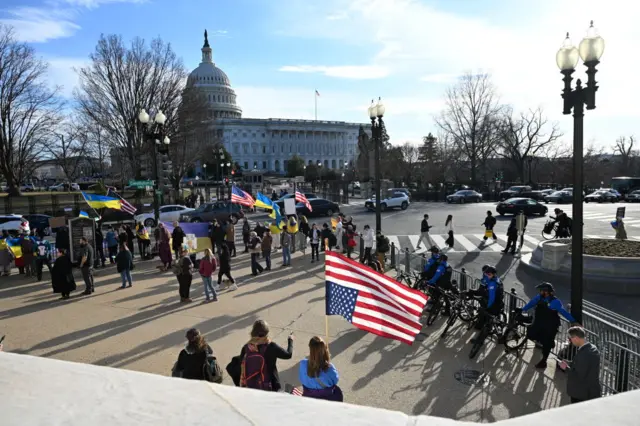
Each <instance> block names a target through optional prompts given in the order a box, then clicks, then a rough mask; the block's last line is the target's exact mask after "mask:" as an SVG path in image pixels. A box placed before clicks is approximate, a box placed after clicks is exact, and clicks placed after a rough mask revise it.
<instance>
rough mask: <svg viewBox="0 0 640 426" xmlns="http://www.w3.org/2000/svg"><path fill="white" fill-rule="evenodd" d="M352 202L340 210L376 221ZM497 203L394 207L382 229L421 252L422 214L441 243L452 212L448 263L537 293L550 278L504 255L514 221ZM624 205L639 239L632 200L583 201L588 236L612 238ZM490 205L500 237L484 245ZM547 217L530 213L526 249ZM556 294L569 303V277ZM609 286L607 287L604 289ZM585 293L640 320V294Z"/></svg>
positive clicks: (638, 207) (639, 209)
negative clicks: (488, 269) (486, 271)
mask: <svg viewBox="0 0 640 426" xmlns="http://www.w3.org/2000/svg"><path fill="white" fill-rule="evenodd" d="M351 204H352V205H349V206H344V208H343V209H342V211H343V213H344V214H346V215H351V216H353V218H354V222H355V223H356V224H359V225H360V226H359V227H358V229H361V228H362V226H364V224H369V225H370V226H371V227H374V226H375V213H374V212H369V211H367V210H365V208H364V206H363V205H358V204H363V202H360V200H352V202H351ZM495 207H496V203H478V204H462V205H461V204H446V203H434V202H416V203H412V204H411V206H410V207H409V208H408V209H407V210H405V211H401V210H393V211H388V212H384V213H382V231H383V233H384V234H385V235H387V236H388V237H389V239H390V241H391V242H393V243H394V244H396V246H398V247H400V248H403V249H404V248H405V247H408V248H409V250H410V251H411V252H412V253H415V254H421V253H424V252H425V249H426V247H425V245H424V244H422V249H421V250H417V251H415V252H414V250H415V248H416V245H417V242H418V238H419V235H420V222H421V220H422V216H423V215H424V214H425V213H427V214H429V224H430V225H433V226H434V228H432V230H431V236H432V237H433V239H434V240H435V242H436V243H437V244H438V245H439V246H441V247H442V246H444V240H445V239H446V237H447V235H446V228H445V226H444V223H445V220H446V218H447V215H449V214H451V215H453V218H454V219H453V220H454V229H455V238H456V243H455V246H454V250H452V251H448V252H447V254H448V256H449V262H450V263H451V264H452V265H453V267H454V268H455V269H460V268H463V267H464V268H466V269H467V271H468V272H470V273H471V274H472V275H474V276H476V277H480V275H481V269H482V265H484V264H492V265H496V267H497V269H498V272H499V274H500V275H501V276H502V278H503V281H504V282H505V287H506V288H514V289H516V291H517V292H518V294H520V295H521V296H522V297H524V298H525V299H526V298H530V297H532V296H534V295H535V294H536V292H535V286H536V285H537V284H539V283H540V282H541V281H543V280H545V278H546V277H544V276H542V275H540V274H538V273H534V272H532V271H531V270H529V269H528V268H526V267H524V266H520V257H519V255H515V256H513V255H509V254H507V255H505V254H502V253H501V252H500V251H501V250H502V249H503V248H504V246H505V244H506V230H507V227H508V225H509V221H510V220H511V217H512V216H510V215H506V216H503V217H501V216H499V215H498V214H497V213H496V211H495ZM547 207H548V208H549V211H550V212H551V214H552V215H553V209H554V208H556V207H559V208H561V209H562V210H564V211H565V212H566V213H567V214H568V215H569V216H570V217H571V216H572V206H571V205H567V204H562V205H557V204H548V205H547ZM618 207H626V215H625V216H626V218H625V223H626V228H627V233H628V235H629V237H630V238H632V239H638V240H640V204H629V203H615V204H611V203H603V204H585V205H584V235H585V236H586V237H595V236H599V237H608V238H611V237H613V235H614V231H613V229H612V228H611V225H610V222H611V221H612V220H613V219H614V216H615V212H616V209H617V208H618ZM488 210H490V211H491V212H492V213H493V214H494V215H495V216H496V218H497V220H498V223H497V225H496V228H495V232H496V235H497V237H498V241H497V242H495V243H494V242H490V243H488V244H484V245H483V244H482V236H483V232H484V227H483V226H481V223H482V222H483V221H484V218H485V216H486V214H487V211H488ZM547 220H549V217H548V215H547V216H546V217H530V218H529V224H528V227H527V233H526V234H525V241H524V246H523V248H522V253H529V252H531V251H532V250H533V249H534V248H535V247H536V245H537V244H538V243H539V242H540V241H542V240H543V237H542V228H543V226H544V224H545V222H546V221H547ZM318 222H320V221H318ZM554 285H555V286H556V288H557V294H558V296H559V297H560V298H561V299H562V300H563V301H564V302H565V303H568V301H569V299H570V297H569V296H570V292H569V282H568V281H567V282H554ZM603 290H605V291H606V289H603ZM585 298H586V299H587V300H589V301H591V302H594V303H597V304H599V305H601V306H603V307H605V308H607V309H610V310H613V311H616V312H618V313H620V314H622V315H625V316H627V317H629V318H632V319H634V320H636V321H640V298H634V297H628V296H612V295H607V294H604V293H586V294H585Z"/></svg>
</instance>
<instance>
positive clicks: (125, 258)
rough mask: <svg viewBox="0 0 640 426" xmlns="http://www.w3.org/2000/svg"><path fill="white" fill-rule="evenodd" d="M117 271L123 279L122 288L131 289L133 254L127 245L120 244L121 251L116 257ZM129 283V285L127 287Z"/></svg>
mask: <svg viewBox="0 0 640 426" xmlns="http://www.w3.org/2000/svg"><path fill="white" fill-rule="evenodd" d="M116 269H117V270H118V273H119V274H120V277H121V278H122V287H120V288H121V289H122V288H127V287H131V285H132V282H131V270H132V269H133V254H132V253H131V252H130V251H129V248H128V247H127V245H126V244H120V251H119V252H118V254H117V255H116ZM127 282H128V283H129V285H128V286H127Z"/></svg>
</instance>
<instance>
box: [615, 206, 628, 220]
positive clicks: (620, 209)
mask: <svg viewBox="0 0 640 426" xmlns="http://www.w3.org/2000/svg"><path fill="white" fill-rule="evenodd" d="M626 210H627V208H626V207H618V208H617V209H616V218H618V217H620V218H624V213H625V211H626Z"/></svg>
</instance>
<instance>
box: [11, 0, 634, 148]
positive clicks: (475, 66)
mask: <svg viewBox="0 0 640 426" xmlns="http://www.w3.org/2000/svg"><path fill="white" fill-rule="evenodd" d="M638 18H640V6H639V5H636V2H632V1H630V0H626V1H623V0H608V1H596V0H580V1H575V0H536V1H531V0H527V1H523V0H510V1H509V0H433V1H432V0H368V1H365V0H233V1H230V0H208V1H204V0H173V1H170V0H2V3H1V4H0V22H4V23H6V24H10V25H12V26H13V27H14V28H15V30H16V34H17V36H18V38H19V39H20V40H22V41H26V42H28V43H30V44H32V46H33V47H34V48H35V49H36V51H37V53H38V55H40V56H41V57H42V58H44V59H45V60H47V61H48V62H49V63H50V72H49V80H50V83H51V84H52V85H54V84H55V85H60V86H62V87H63V94H64V95H65V96H68V97H71V96H72V93H73V89H74V87H75V85H76V84H77V78H76V76H75V72H74V71H73V70H74V68H78V67H81V66H83V65H85V64H86V63H87V61H88V56H89V54H90V53H91V52H92V51H93V50H94V48H95V45H96V42H97V40H98V38H99V37H100V34H121V35H122V36H123V38H124V39H125V40H131V39H133V38H134V37H142V38H145V39H147V40H150V39H151V38H154V37H161V38H162V39H163V40H165V41H167V42H170V43H171V44H172V46H173V48H174V50H175V51H176V52H177V53H178V55H179V56H181V57H182V59H183V61H184V64H185V66H186V67H187V68H188V69H193V68H195V67H197V66H198V63H199V62H200V59H201V53H200V48H201V47H202V44H203V32H204V30H205V29H207V30H208V32H209V41H210V44H211V47H212V49H213V60H214V62H215V63H216V66H218V67H219V68H221V69H222V70H224V71H225V73H226V74H227V75H228V76H229V78H230V80H231V84H232V86H233V88H234V89H235V91H236V94H237V102H238V104H239V105H240V107H241V108H242V109H243V117H247V118H304V119H313V118H314V97H315V90H317V91H318V92H319V93H320V97H318V98H317V108H318V119H319V120H336V121H348V122H361V123H366V122H368V115H367V108H368V106H369V104H370V102H371V99H373V98H376V99H377V98H378V97H381V98H382V100H383V102H384V104H385V106H386V113H385V121H386V126H387V130H388V133H389V135H390V137H391V141H392V143H394V144H402V143H404V142H406V141H409V142H414V143H419V142H420V141H421V139H422V137H423V136H425V135H427V134H428V133H429V132H432V133H434V134H436V133H437V132H438V128H437V126H436V124H435V122H434V117H435V116H437V115H438V114H439V112H440V111H441V110H442V108H443V105H444V104H443V101H444V93H445V91H446V89H447V88H448V87H450V86H451V85H453V84H455V82H456V80H457V78H458V77H459V76H460V75H462V74H464V73H466V72H472V73H480V72H482V73H490V74H491V75H492V79H493V83H494V84H495V86H496V87H497V92H498V94H499V97H500V101H501V102H502V103H504V104H508V105H511V106H512V107H513V108H514V110H515V111H526V110H527V109H529V108H537V107H541V108H543V109H544V111H545V115H546V116H547V118H548V119H549V122H551V123H553V122H557V123H558V125H559V127H560V129H561V130H562V132H563V133H564V136H563V141H564V142H565V143H566V144H569V145H570V143H571V140H572V126H573V124H572V123H573V120H572V118H571V116H564V115H562V99H561V97H560V93H561V91H562V87H563V83H562V75H561V74H560V72H559V70H558V68H557V66H556V63H555V55H556V52H557V50H558V48H559V47H560V46H561V44H562V42H563V40H564V37H565V34H566V32H567V31H568V32H569V33H570V35H571V39H572V40H573V42H574V43H575V44H576V45H577V44H578V43H579V42H580V40H581V39H582V38H583V37H584V35H585V34H586V30H587V28H588V26H589V22H590V20H594V21H595V26H596V28H597V29H598V32H599V34H600V35H601V36H602V37H603V38H604V40H605V46H606V47H605V52H604V55H603V57H602V59H601V63H600V65H599V67H598V70H599V71H598V73H597V80H598V82H599V86H600V88H599V90H598V93H597V99H596V109H595V110H592V111H587V112H586V115H585V143H587V144H589V143H592V144H594V145H595V146H598V147H603V148H606V149H608V150H610V149H611V147H612V146H613V145H614V143H615V140H616V139H617V138H618V137H620V136H630V135H634V134H637V133H640V132H636V127H637V126H636V122H638V123H640V120H638V119H639V118H640V104H639V103H638V102H635V100H637V99H640V86H639V85H638V84H637V83H636V82H635V79H634V78H633V72H637V70H638V65H640V57H636V56H635V55H631V56H626V53H625V52H627V53H630V52H633V51H636V49H637V44H638V42H640V27H638V25H637V22H638ZM574 76H575V77H576V78H582V79H583V80H586V74H585V73H584V66H583V65H582V64H580V65H578V68H577V70H576V72H575V73H574Z"/></svg>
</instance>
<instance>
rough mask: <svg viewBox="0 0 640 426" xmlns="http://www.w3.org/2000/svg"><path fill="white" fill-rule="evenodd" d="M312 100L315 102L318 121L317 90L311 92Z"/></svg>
mask: <svg viewBox="0 0 640 426" xmlns="http://www.w3.org/2000/svg"><path fill="white" fill-rule="evenodd" d="M313 100H314V102H315V107H316V108H315V112H316V121H318V90H316V91H315V92H313Z"/></svg>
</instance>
